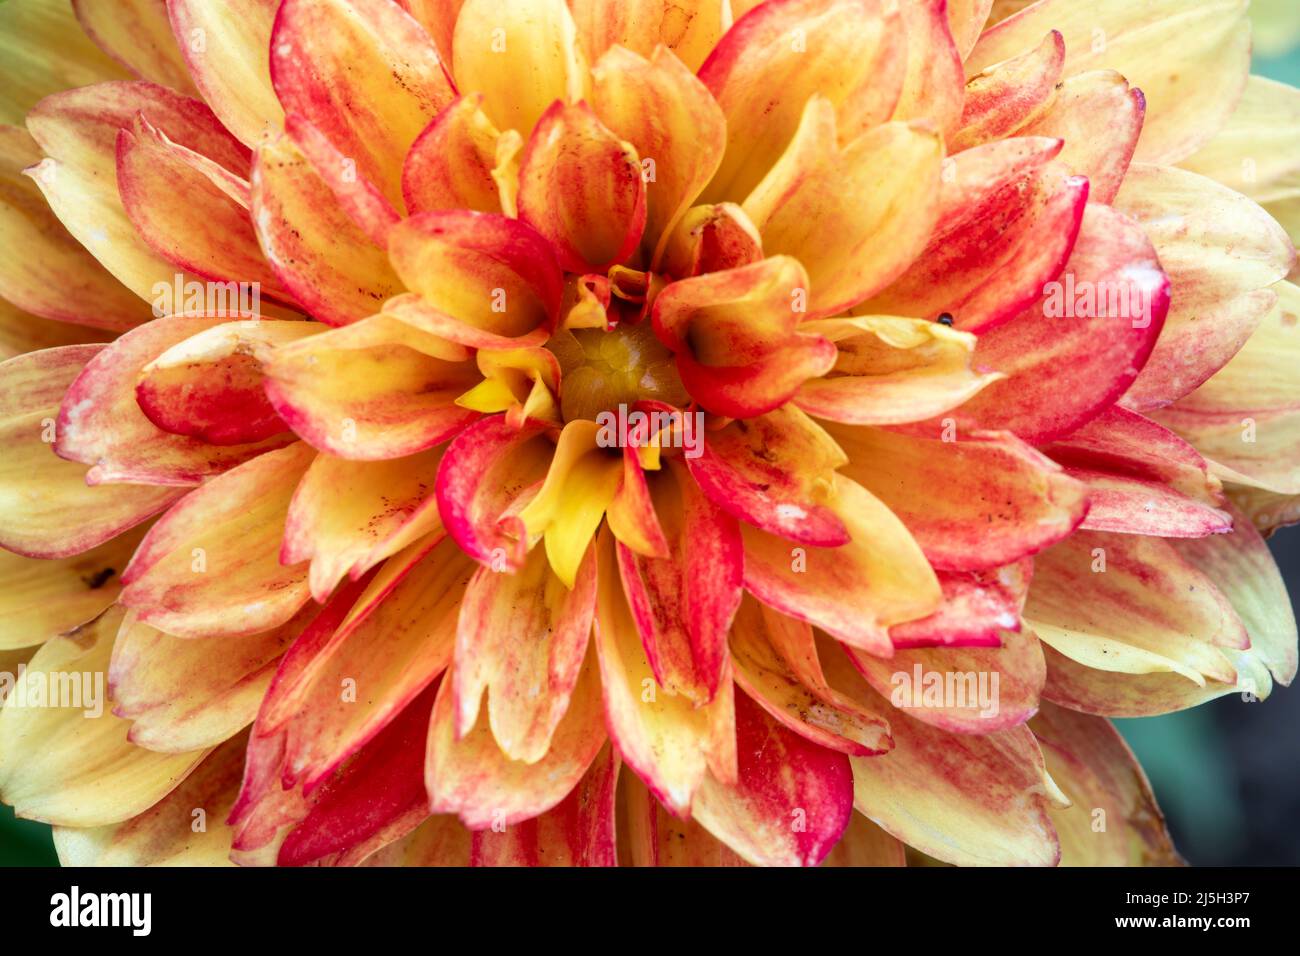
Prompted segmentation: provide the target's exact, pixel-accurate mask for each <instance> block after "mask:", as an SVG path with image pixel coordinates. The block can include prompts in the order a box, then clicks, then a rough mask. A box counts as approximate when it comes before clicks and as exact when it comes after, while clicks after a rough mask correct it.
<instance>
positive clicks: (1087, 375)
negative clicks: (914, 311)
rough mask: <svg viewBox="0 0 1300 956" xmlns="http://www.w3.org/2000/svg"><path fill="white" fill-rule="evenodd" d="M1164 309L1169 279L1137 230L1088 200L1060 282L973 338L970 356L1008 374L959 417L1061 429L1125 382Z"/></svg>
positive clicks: (1032, 434) (1089, 415) (1020, 429)
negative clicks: (1012, 316) (1024, 309)
mask: <svg viewBox="0 0 1300 956" xmlns="http://www.w3.org/2000/svg"><path fill="white" fill-rule="evenodd" d="M1072 293H1075V294H1076V298H1075V300H1074V302H1072V303H1071V302H1069V299H1070V297H1071V294H1072ZM1080 297H1082V298H1080ZM1089 298H1091V304H1089ZM1103 299H1105V302H1102V300H1103ZM1080 302H1083V307H1082V308H1080V307H1079V303H1080ZM1063 306H1064V311H1062V307H1063ZM1168 307H1169V280H1168V278H1167V277H1166V276H1165V274H1164V273H1163V272H1162V271H1161V269H1160V264H1159V261H1158V260H1157V258H1156V253H1155V250H1154V249H1153V248H1152V246H1151V243H1150V241H1149V240H1148V239H1147V238H1146V236H1145V234H1144V233H1143V231H1142V229H1141V228H1140V227H1139V226H1138V224H1137V223H1135V222H1134V221H1133V220H1131V219H1129V218H1128V217H1126V216H1123V215H1120V214H1119V213H1117V212H1115V211H1114V210H1112V209H1110V208H1109V207H1107V206H1089V207H1088V209H1087V210H1086V211H1085V213H1084V217H1083V226H1082V228H1081V229H1080V232H1079V241H1078V243H1077V244H1076V245H1075V247H1074V254H1073V255H1072V256H1071V257H1070V262H1069V264H1068V265H1067V266H1066V268H1065V273H1064V274H1063V276H1062V277H1061V280H1060V281H1058V282H1056V283H1049V284H1048V286H1047V287H1046V288H1045V290H1044V295H1043V297H1042V299H1041V300H1040V301H1039V303H1038V304H1037V305H1035V306H1033V307H1031V308H1030V309H1029V311H1027V312H1025V313H1023V314H1022V315H1020V316H1018V317H1017V318H1015V319H1013V320H1012V321H1011V322H1009V323H1008V324H1006V325H1004V326H1002V327H1000V328H997V329H994V330H993V331H991V332H989V333H987V334H986V335H984V336H982V337H981V338H980V341H979V345H978V347H977V348H976V350H975V357H976V360H977V361H980V362H982V363H986V364H987V365H989V366H992V367H993V368H995V369H998V370H999V371H1001V372H1005V373H1007V376H1008V377H1007V378H1006V379H1005V380H1004V381H1001V382H995V383H994V384H993V385H990V386H989V387H988V388H986V389H984V391H982V392H980V393H979V394H978V395H976V396H975V397H974V398H973V399H971V400H970V401H969V402H967V403H966V405H964V406H963V407H962V414H963V415H971V416H973V417H974V418H975V419H976V420H978V421H979V423H980V424H981V425H982V426H983V427H986V428H999V429H1007V430H1009V431H1014V432H1015V433H1016V434H1017V435H1019V436H1020V437H1021V438H1023V439H1025V440H1026V441H1030V442H1035V443H1037V442H1044V441H1050V440H1052V439H1053V438H1057V437H1059V436H1061V435H1066V434H1069V433H1070V432H1071V431H1073V430H1074V429H1076V428H1078V427H1080V426H1082V425H1085V424H1087V423H1088V422H1089V421H1091V420H1092V419H1093V418H1095V417H1096V416H1097V415H1099V414H1100V413H1101V412H1102V411H1104V410H1105V409H1106V408H1107V407H1109V406H1110V405H1111V404H1113V403H1114V401H1115V400H1116V399H1117V398H1118V397H1119V396H1120V395H1121V394H1123V392H1124V391H1125V390H1126V389H1127V388H1128V387H1129V385H1130V384H1132V382H1133V380H1134V379H1135V378H1136V377H1137V374H1138V370H1139V369H1140V368H1141V367H1142V365H1143V363H1144V362H1145V361H1146V359H1147V356H1149V355H1150V354H1151V349H1152V348H1153V346H1154V345H1155V340H1156V337H1157V335H1159V333H1160V329H1161V327H1162V325H1163V324H1164V317H1165V313H1166V311H1167V310H1168ZM1072 312H1073V313H1074V317H1073V318H1064V317H1062V316H1064V315H1070V314H1071V313H1072ZM1053 316H1055V317H1053Z"/></svg>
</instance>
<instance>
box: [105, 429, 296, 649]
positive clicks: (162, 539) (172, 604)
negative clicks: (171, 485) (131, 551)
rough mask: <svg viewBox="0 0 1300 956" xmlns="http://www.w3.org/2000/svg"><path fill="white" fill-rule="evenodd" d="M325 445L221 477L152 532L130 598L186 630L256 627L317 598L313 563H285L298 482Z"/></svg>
mask: <svg viewBox="0 0 1300 956" xmlns="http://www.w3.org/2000/svg"><path fill="white" fill-rule="evenodd" d="M314 456H315V452H313V451H312V450H311V448H310V447H309V446H307V445H306V444H303V443H301V442H299V443H295V444H293V445H291V446H289V447H288V448H282V449H280V450H279V451H272V452H267V453H266V454H264V455H262V456H260V457H258V458H255V459H253V460H252V461H250V462H248V463H246V464H244V465H241V466H240V467H238V468H235V469H233V470H232V471H229V472H227V473H226V474H224V475H221V476H220V477H218V478H214V479H213V480H211V481H209V482H208V483H207V484H205V485H203V486H202V487H201V488H198V489H195V490H194V491H193V492H191V493H190V494H189V495H187V496H186V497H185V498H184V499H183V500H182V501H180V502H179V503H178V504H177V505H176V506H175V507H173V508H172V509H171V510H170V511H168V512H167V514H166V515H165V516H164V517H163V518H162V520H160V521H159V522H158V523H157V524H156V525H154V526H153V528H151V529H150V531H149V533H148V534H147V535H145V539H144V541H142V542H141V544H140V547H139V549H138V550H137V551H136V553H135V556H134V557H132V559H131V563H130V564H129V565H127V568H126V570H125V571H124V572H123V573H122V582H123V584H125V585H126V587H125V589H124V590H123V591H122V597H121V602H122V603H123V604H124V605H126V606H127V607H133V608H136V609H138V610H139V612H140V613H139V620H140V621H141V622H143V623H145V624H153V625H154V626H156V627H158V628H160V629H161V630H164V631H166V632H167V633H169V634H176V635H179V636H181V637H207V636H213V635H222V634H252V633H256V632H258V631H264V630H268V629H270V628H273V627H277V626H279V625H280V624H283V623H284V622H285V621H287V620H289V619H290V618H291V617H293V615H294V614H295V613H296V612H297V610H298V609H299V608H300V607H302V605H303V604H304V603H306V601H307V599H308V596H309V594H308V589H307V569H306V568H305V567H304V566H302V565H298V566H296V567H292V568H286V567H284V566H283V565H281V564H280V561H279V556H280V537H281V533H282V527H283V521H284V515H285V513H286V511H287V510H288V507H289V499H290V497H291V496H292V494H293V488H294V486H295V485H296V484H297V483H298V479H299V478H301V477H302V474H303V472H304V471H306V470H307V466H308V465H309V464H310V463H311V459H312V458H313V457H314Z"/></svg>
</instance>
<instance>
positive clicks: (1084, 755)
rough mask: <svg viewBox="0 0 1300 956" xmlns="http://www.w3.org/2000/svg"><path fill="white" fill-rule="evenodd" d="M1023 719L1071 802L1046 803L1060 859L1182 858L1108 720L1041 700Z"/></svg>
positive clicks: (1121, 862) (1125, 861)
mask: <svg viewBox="0 0 1300 956" xmlns="http://www.w3.org/2000/svg"><path fill="white" fill-rule="evenodd" d="M1029 727H1030V729H1031V730H1032V731H1033V732H1034V736H1035V737H1036V738H1037V739H1038V743H1039V745H1040V746H1041V747H1042V749H1043V757H1044V758H1045V759H1046V761H1047V769H1048V771H1049V772H1050V773H1051V775H1052V779H1053V780H1055V781H1056V782H1057V783H1058V784H1060V787H1061V789H1062V791H1063V792H1064V793H1065V795H1066V796H1067V797H1069V798H1070V800H1071V802H1072V803H1073V806H1071V807H1068V808H1066V809H1059V808H1054V809H1053V810H1052V823H1053V825H1054V826H1055V827H1056V832H1057V833H1058V834H1059V835H1060V838H1061V865H1062V866H1177V865H1179V864H1181V863H1182V859H1181V858H1180V857H1179V855H1178V852H1177V851H1176V850H1175V849H1174V845H1173V841H1172V840H1170V838H1169V831H1168V830H1166V829H1165V821H1164V814H1162V813H1161V812H1160V807H1158V806H1157V805H1156V798H1155V795H1154V794H1153V793H1152V792H1151V784H1149V783H1148V782H1147V778H1146V774H1144V773H1143V772H1142V768H1141V767H1140V766H1139V765H1138V762H1137V760H1136V759H1134V757H1133V753H1132V751H1130V750H1129V749H1128V745H1127V744H1126V743H1124V738H1123V737H1121V736H1120V735H1119V732H1118V731H1117V730H1115V728H1114V727H1113V726H1112V725H1111V723H1110V722H1109V721H1107V720H1104V719H1103V718H1100V717H1089V716H1086V715H1084V714H1077V713H1075V712H1074V711H1071V710H1066V709H1065V708H1063V707H1057V706H1055V705H1053V704H1044V705H1043V709H1042V711H1041V712H1040V713H1039V715H1038V716H1037V717H1035V718H1034V719H1033V720H1032V721H1031V722H1030V725H1029ZM1098 811H1100V815H1099V813H1098ZM1099 823H1100V824H1101V825H1100V826H1098V824H1099Z"/></svg>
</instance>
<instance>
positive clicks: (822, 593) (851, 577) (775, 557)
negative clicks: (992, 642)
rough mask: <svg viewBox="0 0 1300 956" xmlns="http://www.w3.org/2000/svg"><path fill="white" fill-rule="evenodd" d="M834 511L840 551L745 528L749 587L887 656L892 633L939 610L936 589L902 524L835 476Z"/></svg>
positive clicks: (795, 613)
mask: <svg viewBox="0 0 1300 956" xmlns="http://www.w3.org/2000/svg"><path fill="white" fill-rule="evenodd" d="M829 506H830V507H831V508H832V509H833V510H834V511H835V513H836V514H837V515H838V516H839V518H840V520H841V521H842V522H844V526H845V528H847V529H848V532H849V536H850V541H849V543H847V544H845V545H842V546H840V547H837V548H818V547H812V546H798V547H791V543H790V542H789V541H786V540H785V539H783V538H778V537H776V536H774V535H770V534H768V533H766V532H764V531H760V530H758V529H756V528H751V527H749V526H748V525H744V526H742V528H741V532H742V535H743V537H744V541H745V587H746V589H747V590H749V591H750V592H751V593H753V594H754V596H755V597H757V598H758V599H759V600H760V601H762V602H763V603H764V604H767V605H768V606H770V607H774V608H776V609H777V610H779V611H782V612H784V613H785V614H788V615H790V616H791V617H795V618H798V619H799V620H802V621H808V622H809V623H810V624H813V625H814V626H816V627H820V628H822V629H823V630H825V631H827V632H828V633H830V634H833V635H835V636H836V637H838V638H839V639H840V640H842V641H845V642H847V643H850V644H853V645H854V646H856V647H861V648H863V649H865V650H869V651H872V652H873V653H877V654H880V655H881V656H883V657H888V656H889V655H890V654H891V653H892V652H893V645H892V644H891V643H890V641H889V635H888V631H887V629H888V627H889V626H890V625H891V624H898V623H901V622H903V621H909V620H913V619H915V618H918V617H924V616H926V615H927V614H930V613H931V612H932V611H934V610H935V608H936V607H938V604H939V599H940V590H939V582H938V580H937V579H936V578H935V576H934V571H933V570H931V568H930V565H929V564H928V563H927V562H926V560H925V557H924V555H923V554H922V553H921V549H920V547H919V546H918V545H917V543H916V541H915V540H914V539H913V538H912V536H911V534H910V533H909V532H908V531H907V528H906V527H904V525H903V523H902V522H901V521H899V519H898V518H896V517H895V516H894V514H893V513H892V512H891V511H890V510H889V508H888V507H886V506H885V505H884V504H883V503H881V501H880V500H879V499H877V498H876V497H875V496H874V495H872V494H871V493H870V492H869V491H867V490H866V489H865V488H863V487H862V486H861V485H859V484H857V483H856V482H854V481H852V480H850V479H848V478H845V477H844V476H843V475H838V474H837V475H836V477H835V497H834V498H833V499H832V500H831V501H830V502H829Z"/></svg>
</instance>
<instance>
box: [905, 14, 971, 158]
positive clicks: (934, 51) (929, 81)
mask: <svg viewBox="0 0 1300 956" xmlns="http://www.w3.org/2000/svg"><path fill="white" fill-rule="evenodd" d="M947 6H948V0H919V2H916V3H905V4H903V5H902V6H901V7H900V10H901V11H902V14H903V17H902V20H903V22H902V26H903V28H904V30H905V32H906V35H907V74H906V76H905V77H904V80H903V90H902V93H900V94H899V97H898V105H897V106H896V107H895V108H894V115H893V117H892V118H893V119H896V120H915V119H929V120H931V121H932V122H933V123H934V125H935V126H936V127H937V128H938V130H939V131H940V132H941V133H943V134H944V136H948V135H949V134H951V133H952V132H953V130H954V129H955V128H956V126H957V124H958V122H959V121H960V120H961V115H962V101H963V99H964V95H965V85H966V74H965V73H964V72H963V70H962V63H961V56H960V55H959V54H958V50H957V44H956V42H955V41H954V34H953V32H952V30H951V28H950V26H949V18H950V15H951V13H950V11H948V9H947Z"/></svg>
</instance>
